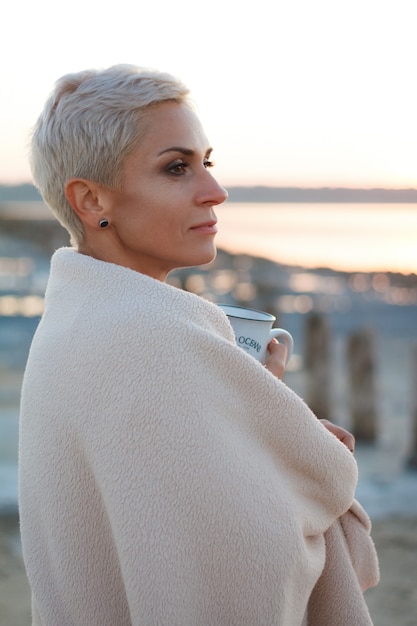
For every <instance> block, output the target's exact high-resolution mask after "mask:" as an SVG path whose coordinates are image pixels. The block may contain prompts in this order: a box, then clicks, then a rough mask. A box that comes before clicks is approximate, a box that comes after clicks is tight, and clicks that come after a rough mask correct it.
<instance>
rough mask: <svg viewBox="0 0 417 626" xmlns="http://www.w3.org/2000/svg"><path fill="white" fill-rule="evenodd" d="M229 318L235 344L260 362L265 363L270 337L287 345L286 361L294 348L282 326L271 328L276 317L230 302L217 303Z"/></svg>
mask: <svg viewBox="0 0 417 626" xmlns="http://www.w3.org/2000/svg"><path fill="white" fill-rule="evenodd" d="M218 306H219V307H220V308H221V309H222V311H224V312H225V313H226V315H227V317H228V318H229V321H230V323H231V325H232V328H233V332H234V334H235V338H236V344H237V345H238V346H239V347H240V348H243V350H245V351H246V352H248V353H249V354H251V355H252V356H253V357H255V359H257V360H258V361H260V362H261V363H265V360H266V353H267V348H268V344H269V342H270V341H271V339H273V338H276V339H277V340H278V341H282V343H284V344H285V345H286V347H287V351H288V355H287V363H288V361H289V360H290V358H291V355H292V352H293V349H294V340H293V338H292V335H291V334H290V333H289V332H288V331H287V330H284V329H283V328H272V324H273V323H274V322H275V321H276V317H274V316H273V315H271V314H270V313H266V312H265V311H257V310H256V309H247V308H245V307H241V306H234V305H231V304H219V305H218Z"/></svg>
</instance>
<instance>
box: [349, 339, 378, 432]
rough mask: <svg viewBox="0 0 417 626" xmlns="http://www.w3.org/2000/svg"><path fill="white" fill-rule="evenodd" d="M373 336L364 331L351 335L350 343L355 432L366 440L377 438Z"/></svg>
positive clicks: (350, 374)
mask: <svg viewBox="0 0 417 626" xmlns="http://www.w3.org/2000/svg"><path fill="white" fill-rule="evenodd" d="M373 339H374V338H373V334H372V332H371V331H369V330H361V331H358V332H356V333H353V334H352V335H351V336H350V337H349V339H348V346H347V357H348V370H349V383H350V389H349V406H350V411H351V417H352V432H353V435H354V436H355V437H356V439H357V440H358V441H364V442H373V441H375V439H376V437H377V410H376V388H375V359H374V345H373V344H374V342H373Z"/></svg>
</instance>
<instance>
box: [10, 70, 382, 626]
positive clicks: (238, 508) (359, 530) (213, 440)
mask: <svg viewBox="0 0 417 626" xmlns="http://www.w3.org/2000/svg"><path fill="white" fill-rule="evenodd" d="M210 155H211V147H210V144H209V143H208V140H207V138H206V136H205V134H204V132H203V129H202V127H201V124H200V122H199V121H198V118H197V117H196V115H195V113H194V111H193V109H192V107H191V104H190V102H189V100H188V92H187V89H186V88H185V87H184V86H183V85H182V84H181V83H180V82H179V81H177V80H176V79H174V78H173V77H171V76H169V75H165V74H160V73H157V72H151V71H147V70H142V69H139V68H135V67H132V66H116V67H113V68H110V69H108V70H103V71H88V72H82V73H79V74H74V75H70V76H66V77H63V78H62V79H61V80H60V81H59V82H58V83H57V85H56V88H55V91H54V92H53V94H52V96H51V97H50V99H49V100H48V101H47V103H46V105H45V109H44V111H43V113H42V115H41V116H40V118H39V120H38V122H37V125H36V127H35V130H34V134H33V139H32V151H31V163H32V169H33V174H34V178H35V181H36V183H37V185H38V186H39V189H40V190H41V192H42V194H43V197H44V198H45V201H46V202H47V203H48V204H49V206H50V207H51V208H52V210H53V211H54V212H55V214H56V215H57V217H58V219H59V220H60V221H61V223H62V224H63V225H64V226H65V227H66V228H67V230H68V231H69V233H70V235H71V242H72V245H73V248H64V249H61V250H58V251H57V252H56V253H55V255H54V257H53V259H52V263H51V274H50V279H49V283H48V288H47V293H46V299H45V312H44V315H43V318H42V320H41V322H40V325H39V328H38V330H37V332H36V335H35V337H34V340H33V343H32V347H31V351H30V355H29V359H28V363H27V368H26V372H25V379H24V384H23V392H22V407H21V432H20V512H21V532H22V545H23V552H24V559H25V563H26V568H27V573H28V578H29V582H30V584H31V588H32V598H33V624H35V625H41V624H42V625H47V626H54V625H57V626H66V625H70V624H71V625H74V624H77V625H80V626H85V625H86V624H88V625H97V626H98V625H99V626H106V625H108V626H118V625H120V626H124V625H128V624H129V625H130V624H133V625H139V624H140V625H149V626H151V625H152V626H153V625H156V624H161V625H162V624H164V625H174V624H175V625H181V626H197V625H198V626H200V625H201V626H209V625H210V626H212V625H216V626H222V625H239V626H242V625H243V626H245V625H248V626H249V625H250V626H255V625H256V626H260V625H268V626H271V625H273V624H274V625H282V626H293V625H294V626H296V625H297V626H300V625H302V624H317V625H319V624H320V626H326V624H327V625H329V626H330V625H331V626H335V625H336V624H339V625H344V624H346V625H348V624H349V626H351V625H352V624H355V625H359V624H361V625H362V624H363V625H365V624H370V623H371V621H370V618H369V614H368V611H367V608H366V605H365V603H364V600H363V597H362V591H363V589H365V588H366V587H368V586H371V585H373V584H376V582H377V577H378V571H377V563H376V556H375V552H374V548H373V544H372V541H371V539H370V537H369V520H368V518H367V516H366V514H365V513H364V512H363V510H362V509H361V508H360V506H359V505H358V504H357V503H356V502H355V501H354V499H353V498H354V490H355V485H356V480H357V468H356V464H355V461H354V458H353V455H352V453H351V451H350V450H349V449H348V447H351V448H352V447H353V440H352V438H351V436H350V435H349V434H348V433H346V432H345V431H342V430H341V429H337V428H335V427H331V426H329V428H330V429H331V430H333V433H334V434H333V433H331V432H329V429H326V428H324V427H323V424H321V423H320V422H319V421H318V420H317V419H316V418H315V417H314V415H313V414H312V413H311V412H310V410H309V409H308V408H307V407H306V406H305V404H304V403H303V402H302V400H301V399H300V398H298V397H297V396H296V395H295V394H294V393H292V392H291V391H290V390H289V389H288V388H287V387H286V386H285V385H284V384H283V383H282V382H281V380H280V377H281V376H282V373H283V371H284V363H285V356H286V353H285V348H284V347H283V346H281V345H279V344H276V343H273V344H271V345H270V354H271V356H270V358H269V361H268V363H267V366H266V367H263V366H262V365H260V364H259V363H258V362H256V361H255V360H254V359H252V357H250V356H248V355H247V354H246V353H245V352H244V351H242V350H240V349H239V348H237V347H236V346H235V342H234V336H233V332H232V329H231V327H230V324H229V322H228V320H227V318H226V317H225V315H224V314H223V313H222V312H221V311H220V310H219V308H218V307H217V306H215V305H214V304H212V303H209V302H207V301H205V300H203V299H201V298H199V297H197V296H195V295H193V294H190V293H187V292H184V291H181V290H179V289H176V288H174V287H172V286H170V285H168V284H166V283H165V282H164V281H165V279H166V277H167V274H168V273H169V272H170V271H171V270H172V269H174V268H177V267H184V266H192V265H200V264H202V263H208V262H209V261H211V260H213V258H214V257H215V254H216V249H215V244H214V239H215V235H216V230H217V227H216V221H217V218H216V214H215V211H214V207H216V206H217V205H220V204H221V203H222V202H224V201H225V200H226V197H227V193H226V191H225V190H224V189H223V188H222V187H221V186H220V185H219V184H218V183H217V182H216V181H215V179H214V178H213V177H212V175H211V173H210V167H211V165H212V163H211V161H210ZM334 435H336V436H334ZM339 439H340V440H344V441H345V443H346V444H347V445H344V444H343V443H342V442H341V441H339Z"/></svg>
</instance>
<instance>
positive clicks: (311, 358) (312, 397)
mask: <svg viewBox="0 0 417 626" xmlns="http://www.w3.org/2000/svg"><path fill="white" fill-rule="evenodd" d="M304 362H305V369H306V373H307V381H306V384H307V389H306V400H307V404H308V406H309V407H310V408H311V410H312V411H313V413H315V415H316V416H317V417H318V418H319V419H330V329H329V325H328V321H327V318H326V317H325V316H324V315H321V314H319V313H312V314H311V315H309V316H308V317H307V322H306V335H305V355H304Z"/></svg>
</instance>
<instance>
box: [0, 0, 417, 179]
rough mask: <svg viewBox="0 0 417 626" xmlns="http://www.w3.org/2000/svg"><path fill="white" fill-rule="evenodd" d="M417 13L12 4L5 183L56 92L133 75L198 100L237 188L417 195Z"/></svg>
mask: <svg viewBox="0 0 417 626" xmlns="http://www.w3.org/2000/svg"><path fill="white" fill-rule="evenodd" d="M415 6H416V5H415V1H414V0H349V1H347V0H344V1H343V2H342V1H338V0H290V1H288V0H286V1H282V0H257V1H256V2H245V0H211V1H210V2H207V3H203V2H201V1H198V0H182V1H181V2H175V1H173V0H172V1H167V0H160V1H158V0H155V1H154V2H152V1H149V2H132V0H117V2H115V1H113V2H109V1H108V0H100V1H98V0H73V1H72V2H71V3H66V4H64V5H62V4H59V3H58V4H57V3H56V2H52V0H38V1H37V2H33V0H23V2H18V3H11V2H8V3H7V4H6V5H5V6H4V7H3V9H2V35H1V40H0V53H1V59H2V69H1V83H0V84H1V99H0V113H1V114H0V183H3V184H4V183H13V184H14V183H20V182H26V181H29V180H31V176H30V171H29V167H28V164H27V141H28V136H29V132H30V128H31V126H32V125H33V124H34V122H35V120H36V118H37V116H38V115H39V113H40V111H41V108H42V106H43V103H44V101H45V99H46V98H47V96H48V94H49V92H50V91H51V89H52V86H53V83H54V82H55V80H56V79H57V78H59V77H60V76H61V75H63V74H66V73H68V72H73V71H78V70H82V69H86V68H90V67H107V66H109V65H113V64H116V63H133V64H136V65H142V66H148V67H154V68H157V69H160V70H163V71H168V72H171V73H173V74H175V75H177V76H179V77H180V78H181V79H182V80H183V81H184V82H185V83H186V84H187V85H188V87H189V88H190V89H191V92H192V95H193V98H194V100H195V101H196V103H197V106H198V112H199V115H200V118H201V119H202V122H203V125H204V127H205V129H206V132H207V135H208V137H209V140H210V142H211V144H212V145H213V147H214V153H213V157H214V161H215V163H216V168H215V170H214V174H215V175H216V177H217V178H218V179H219V180H220V181H221V182H222V184H224V185H226V186H227V185H229V186H230V185H247V186H251V185H273V186H305V187H319V186H330V187H335V186H347V187H391V188H392V187H393V188H401V187H414V188H416V187H417V113H416V112H417V88H416V69H415V65H416V60H417V35H416V28H415V24H416V19H415Z"/></svg>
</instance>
